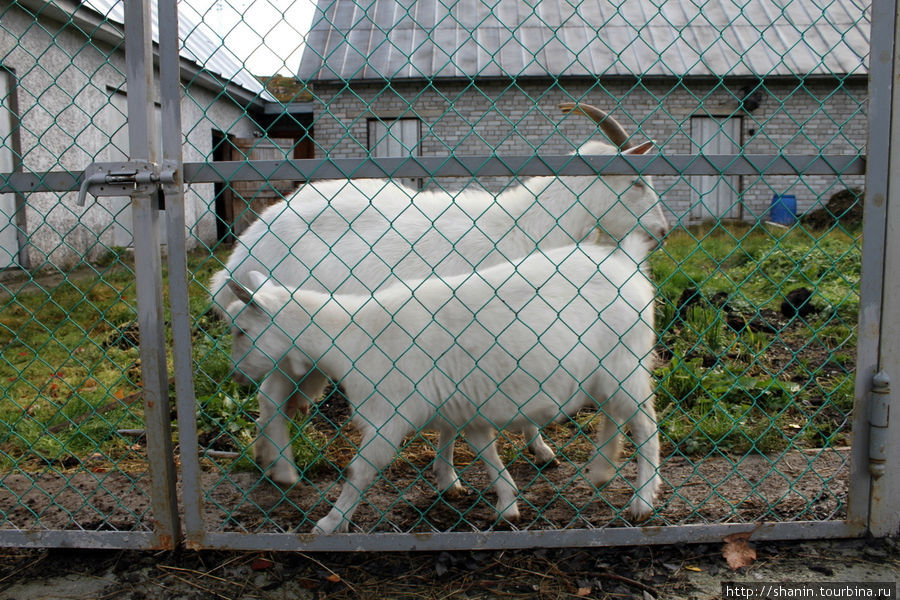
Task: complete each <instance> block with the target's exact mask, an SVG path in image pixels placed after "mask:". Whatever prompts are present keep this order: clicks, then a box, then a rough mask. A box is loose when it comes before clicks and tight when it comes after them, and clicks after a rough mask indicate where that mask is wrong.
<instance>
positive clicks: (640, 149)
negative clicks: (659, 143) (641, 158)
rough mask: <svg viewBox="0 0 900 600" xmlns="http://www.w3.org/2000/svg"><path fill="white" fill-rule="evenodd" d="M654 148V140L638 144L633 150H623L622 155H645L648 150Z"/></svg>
mask: <svg viewBox="0 0 900 600" xmlns="http://www.w3.org/2000/svg"><path fill="white" fill-rule="evenodd" d="M655 147H656V142H655V141H654V140H647V141H646V142H644V143H643V144H638V145H637V146H635V147H633V148H629V149H628V150H625V151H624V152H623V154H647V152H649V151H650V150H652V149H653V148H655Z"/></svg>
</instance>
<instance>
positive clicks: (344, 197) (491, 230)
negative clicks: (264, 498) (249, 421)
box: [210, 103, 668, 493]
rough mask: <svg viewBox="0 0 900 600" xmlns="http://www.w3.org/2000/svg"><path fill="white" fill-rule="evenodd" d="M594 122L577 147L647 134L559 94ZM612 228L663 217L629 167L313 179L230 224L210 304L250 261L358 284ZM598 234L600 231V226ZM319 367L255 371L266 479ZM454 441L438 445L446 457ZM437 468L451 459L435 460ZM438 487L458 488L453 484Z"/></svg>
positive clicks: (533, 436) (292, 476) (278, 476)
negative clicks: (237, 228)
mask: <svg viewBox="0 0 900 600" xmlns="http://www.w3.org/2000/svg"><path fill="white" fill-rule="evenodd" d="M560 107H561V108H562V110H563V111H564V112H578V113H581V114H584V115H586V116H588V117H590V118H591V119H592V120H594V121H595V122H597V123H598V124H599V125H600V127H601V128H602V130H603V131H604V133H605V134H606V136H607V137H608V138H609V139H610V140H611V141H613V142H614V143H615V144H616V146H618V148H617V147H615V146H610V145H609V144H606V143H604V142H601V141H596V140H593V141H589V142H587V143H586V144H585V145H584V146H582V147H581V148H580V150H579V152H580V153H581V154H585V155H592V154H615V153H616V152H618V151H621V152H622V153H624V154H629V155H638V154H644V153H646V152H648V151H649V150H650V149H651V148H652V147H653V142H644V143H642V144H640V145H634V144H633V143H632V142H631V141H630V140H629V137H628V134H627V133H626V132H625V130H624V129H623V128H622V126H621V125H620V124H619V123H618V122H616V121H615V120H614V119H613V118H612V117H610V116H609V115H608V114H607V113H606V112H604V111H602V110H600V109H598V108H596V107H593V106H590V105H587V104H574V103H566V104H562V105H560ZM598 227H599V231H601V232H605V234H606V235H607V236H610V237H612V238H614V239H615V240H621V239H623V238H624V237H625V235H626V234H627V233H628V232H630V231H631V230H632V229H634V228H636V227H640V228H643V229H644V230H645V231H647V232H649V233H651V234H652V235H653V236H655V237H657V238H658V239H662V238H663V237H664V236H665V235H666V233H667V232H668V223H667V222H666V217H665V215H664V213H663V210H662V207H661V206H660V202H659V198H658V196H657V195H656V193H655V191H654V190H653V187H652V182H651V181H650V179H649V178H644V179H635V178H634V177H632V176H603V177H596V176H566V177H532V178H527V179H524V180H522V182H521V183H520V184H519V185H516V186H513V187H510V188H508V189H506V190H505V191H503V192H502V193H500V194H499V195H497V196H494V195H493V194H490V193H488V192H486V191H480V190H464V191H462V192H460V193H457V194H451V193H449V192H445V191H421V192H416V191H414V190H411V189H409V188H406V187H403V186H401V185H398V184H396V183H393V182H390V181H385V180H371V179H370V180H354V181H320V182H315V183H310V184H307V185H306V186H304V187H303V188H301V189H300V190H299V191H298V192H297V193H296V194H294V196H292V197H291V198H290V199H288V200H286V201H284V202H281V203H278V204H275V205H273V206H271V207H269V208H268V209H266V210H265V211H264V212H263V213H262V214H261V215H260V218H259V219H258V220H257V221H256V222H254V223H253V224H252V225H251V226H250V227H249V228H248V229H247V230H246V231H245V232H244V234H243V235H241V237H240V239H239V241H238V243H237V244H236V246H235V248H234V250H233V251H232V254H231V256H230V257H229V259H228V262H227V264H226V266H225V268H224V269H223V270H222V271H220V272H218V273H216V274H215V275H213V277H212V281H211V285H210V288H211V292H212V299H213V305H214V306H215V307H218V309H219V310H223V309H224V308H226V307H227V306H228V305H229V304H230V303H231V302H233V301H234V299H235V296H234V294H233V292H232V291H231V288H230V287H229V286H227V285H226V282H227V281H228V279H229V278H234V279H236V280H237V281H239V282H242V283H244V284H248V283H249V280H248V274H249V273H250V272H251V271H260V272H262V273H265V274H269V275H271V277H272V278H273V279H274V280H275V281H277V282H279V283H281V284H282V285H285V286H287V287H289V288H291V289H294V288H299V287H302V288H304V289H310V290H318V291H323V292H332V293H369V292H371V291H374V290H376V289H379V288H382V287H384V286H388V285H391V284H393V283H396V282H397V281H398V280H410V279H412V280H415V279H424V278H426V277H429V276H430V275H432V274H436V275H441V276H447V275H456V274H460V273H465V272H471V271H472V270H473V269H474V268H476V267H482V266H488V265H493V264H497V263H500V262H502V261H507V260H515V259H519V258H522V257H524V256H527V255H528V254H530V253H531V252H532V251H534V249H535V248H536V247H540V248H544V249H546V248H554V247H559V246H563V245H569V244H572V243H578V242H591V241H597V237H596V236H597V232H598ZM607 239H608V238H607ZM326 383H327V380H326V378H325V374H322V373H316V374H310V375H309V376H308V377H307V378H306V379H304V380H303V382H301V384H300V385H299V386H298V385H297V384H296V382H294V381H291V380H289V379H288V378H286V377H285V376H284V374H283V373H282V372H280V371H279V370H275V371H273V372H272V373H271V374H270V376H269V377H268V378H266V380H265V381H264V382H262V384H261V387H260V394H259V411H260V415H259V419H258V425H259V430H260V435H259V437H258V439H257V441H256V443H255V444H254V451H255V454H256V460H257V462H258V463H259V464H260V465H262V466H263V467H264V468H266V469H267V471H268V473H269V476H270V477H271V478H272V480H273V481H275V482H277V483H279V484H282V485H291V484H293V483H295V482H296V481H297V471H296V468H295V467H294V464H293V460H292V452H291V448H290V443H289V435H288V429H287V424H286V421H285V416H286V417H287V418H291V417H292V416H293V414H294V413H295V412H296V410H297V409H298V408H300V407H303V408H304V409H305V408H306V406H307V402H308V399H313V400H314V399H316V398H318V397H319V396H320V395H321V394H322V391H323V390H324V388H325V385H326ZM525 437H526V439H527V440H529V445H530V447H531V449H532V452H533V453H534V456H535V461H536V462H537V463H538V464H544V463H550V462H552V461H553V460H554V452H553V450H552V449H551V448H550V447H549V446H548V445H547V444H546V443H545V442H544V440H543V439H542V438H541V437H540V434H539V433H538V431H537V429H535V428H534V427H531V426H526V427H525ZM452 444H453V442H452V441H450V442H449V444H444V441H443V440H442V442H441V444H440V446H441V447H444V448H445V450H444V456H445V457H452V454H453V445H452ZM435 468H436V471H437V477H438V479H439V480H446V479H448V478H449V477H451V476H450V475H447V474H446V473H444V472H443V471H444V469H452V468H453V467H452V461H449V464H448V461H447V460H444V461H438V462H437V463H436V465H435ZM448 491H449V492H451V493H452V492H454V491H458V489H456V488H454V489H451V490H448Z"/></svg>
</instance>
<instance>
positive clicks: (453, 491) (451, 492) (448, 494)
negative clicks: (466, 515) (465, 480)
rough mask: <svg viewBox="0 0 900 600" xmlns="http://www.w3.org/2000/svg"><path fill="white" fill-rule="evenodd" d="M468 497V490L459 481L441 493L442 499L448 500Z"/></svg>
mask: <svg viewBox="0 0 900 600" xmlns="http://www.w3.org/2000/svg"><path fill="white" fill-rule="evenodd" d="M465 495H466V488H464V487H463V486H462V484H461V483H460V482H458V481H456V482H454V483H453V485H451V486H450V487H448V488H446V489H445V490H444V491H442V492H441V497H442V498H445V499H447V500H459V499H460V498H462V497H464V496H465Z"/></svg>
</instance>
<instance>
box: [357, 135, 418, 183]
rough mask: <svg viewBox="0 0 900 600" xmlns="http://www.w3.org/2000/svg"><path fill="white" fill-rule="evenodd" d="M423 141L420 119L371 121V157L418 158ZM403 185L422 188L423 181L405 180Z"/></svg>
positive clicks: (369, 144)
mask: <svg viewBox="0 0 900 600" xmlns="http://www.w3.org/2000/svg"><path fill="white" fill-rule="evenodd" d="M421 140H422V122H421V121H420V120H419V119H392V120H391V119H369V143H368V146H369V156H371V157H372V158H387V157H402V156H418V155H419V150H420V144H419V142H421ZM402 183H403V185H406V186H408V187H411V188H413V189H420V188H421V187H422V180H421V179H412V178H407V179H403V181H402Z"/></svg>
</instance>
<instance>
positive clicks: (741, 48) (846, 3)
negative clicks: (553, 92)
mask: <svg viewBox="0 0 900 600" xmlns="http://www.w3.org/2000/svg"><path fill="white" fill-rule="evenodd" d="M868 54H869V1H868V0H707V1H703V0H599V1H585V2H581V3H578V4H574V5H573V4H572V3H570V2H568V1H566V0H552V1H548V0H498V1H497V2H490V3H489V2H486V1H485V0H443V1H441V2H438V1H436V0H418V1H417V0H319V5H318V8H317V11H316V16H315V17H314V18H313V27H312V30H311V31H310V34H309V37H308V38H307V45H306V50H305V51H304V53H303V59H302V60H301V63H300V69H299V73H298V76H299V77H300V79H301V80H304V81H316V80H320V81H322V80H335V79H337V80H347V79H397V78H422V77H424V78H456V77H522V76H560V75H561V76H577V75H591V76H594V75H600V76H611V75H635V74H640V75H676V76H680V75H707V76H724V75H759V76H771V75H812V74H830V73H838V74H851V73H852V74H864V73H866V60H867V57H868Z"/></svg>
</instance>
